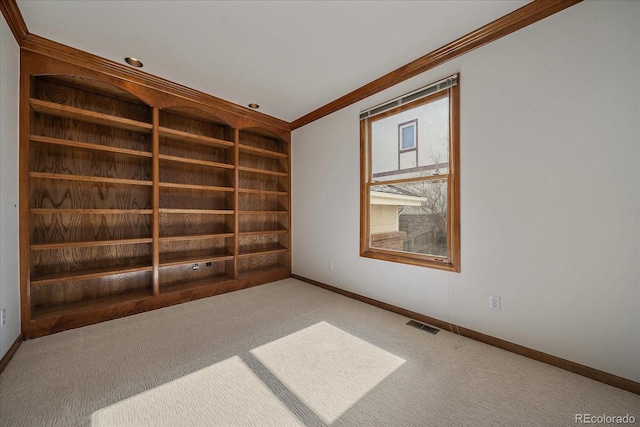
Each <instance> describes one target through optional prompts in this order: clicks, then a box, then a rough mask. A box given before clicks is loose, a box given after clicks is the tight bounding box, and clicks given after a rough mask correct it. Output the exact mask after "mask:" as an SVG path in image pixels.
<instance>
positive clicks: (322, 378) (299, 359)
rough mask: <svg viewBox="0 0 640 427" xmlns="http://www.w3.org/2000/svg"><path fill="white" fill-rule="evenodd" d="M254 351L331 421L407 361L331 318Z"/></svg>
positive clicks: (329, 422)
mask: <svg viewBox="0 0 640 427" xmlns="http://www.w3.org/2000/svg"><path fill="white" fill-rule="evenodd" d="M251 354H253V355H254V356H255V357H256V358H257V359H258V360H259V361H260V362H261V363H262V364H263V365H264V366H265V367H267V368H268V369H269V370H270V371H271V372H272V373H273V374H274V375H275V376H276V377H277V378H278V379H279V380H280V381H281V382H282V383H283V384H284V385H285V386H286V387H287V388H289V390H290V391H292V392H293V393H295V394H296V396H297V397H298V398H299V399H300V401H302V402H303V403H304V404H305V405H307V407H308V408H309V409H311V410H312V411H313V412H315V414H316V415H318V417H320V419H322V421H324V422H325V423H328V424H331V423H333V422H334V421H335V420H337V419H338V417H340V415H342V414H343V413H345V412H346V411H347V410H348V409H349V408H350V407H351V406H353V405H354V404H355V403H356V402H357V401H358V400H360V399H361V398H362V397H364V396H365V395H366V394H367V393H368V392H369V391H371V390H372V389H373V388H374V387H375V386H376V385H377V384H379V383H380V382H381V381H382V380H384V379H385V378H386V377H387V376H388V375H390V374H391V373H392V372H393V371H395V370H396V369H397V368H398V367H399V366H400V365H402V364H403V363H404V362H405V361H404V359H401V358H400V357H398V356H396V355H394V354H391V353H389V352H387V351H385V350H383V349H381V348H379V347H376V346H375V345H373V344H370V343H368V342H366V341H364V340H362V339H360V338H357V337H354V336H353V335H351V334H349V333H347V332H345V331H343V330H341V329H339V328H336V327H335V326H332V325H330V324H329V323H327V322H320V323H317V324H315V325H313V326H310V327H308V328H306V329H303V330H301V331H298V332H295V333H293V334H291V335H287V336H286V337H283V338H280V339H278V340H276V341H272V342H270V343H268V344H265V345H263V346H261V347H257V348H255V349H253V350H251Z"/></svg>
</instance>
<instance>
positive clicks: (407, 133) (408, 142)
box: [400, 125, 416, 150]
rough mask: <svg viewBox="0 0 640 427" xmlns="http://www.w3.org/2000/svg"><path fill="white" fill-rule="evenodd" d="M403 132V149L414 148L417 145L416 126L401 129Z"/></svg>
mask: <svg viewBox="0 0 640 427" xmlns="http://www.w3.org/2000/svg"><path fill="white" fill-rule="evenodd" d="M400 129H401V130H402V144H401V146H400V147H401V148H402V149H403V150H406V149H408V148H413V147H415V145H416V140H415V136H416V127H415V126H414V125H408V126H404V127H401V128H400Z"/></svg>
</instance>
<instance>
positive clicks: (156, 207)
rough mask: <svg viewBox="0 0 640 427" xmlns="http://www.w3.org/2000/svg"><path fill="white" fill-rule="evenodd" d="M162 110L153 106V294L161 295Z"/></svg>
mask: <svg viewBox="0 0 640 427" xmlns="http://www.w3.org/2000/svg"><path fill="white" fill-rule="evenodd" d="M159 128H160V110H159V108H158V107H153V130H152V139H153V142H152V144H153V149H152V152H153V190H152V191H153V219H152V222H153V244H152V245H153V249H152V257H153V295H154V296H158V295H160V132H159Z"/></svg>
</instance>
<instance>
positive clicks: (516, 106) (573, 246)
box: [292, 1, 640, 381]
mask: <svg viewBox="0 0 640 427" xmlns="http://www.w3.org/2000/svg"><path fill="white" fill-rule="evenodd" d="M458 71H459V72H460V80H461V206H462V212H461V216H462V218H461V220H462V234H461V236H462V241H461V254H462V260H461V267H462V272H461V273H459V274H456V273H447V272H441V271H437V270H431V269H427V268H420V267H413V266H408V265H401V264H395V263H391V262H385V261H378V260H372V259H367V258H360V257H359V256H358V242H359V226H360V225H359V133H358V132H359V128H358V113H359V112H360V111H361V110H364V109H366V108H369V107H371V106H374V105H376V104H378V103H380V102H383V101H385V100H387V99H391V98H394V97H396V96H399V95H401V94H403V93H406V92H409V91H411V90H414V89H417V88H419V87H421V86H424V85H426V84H428V83H431V82H433V81H437V80H439V79H441V78H443V77H447V76H449V75H451V74H453V73H455V72H458ZM337 72H339V70H337ZM638 82H640V2H623V1H620V2H583V3H580V4H578V5H576V6H573V7H571V8H569V9H567V10H564V11H562V12H560V13H558V14H556V15H554V16H551V17H549V18H547V19H545V20H543V21H540V22H538V23H536V24H534V25H532V26H529V27H527V28H525V29H523V30H520V31H518V32H516V33H514V34H511V35H509V36H507V37H505V38H502V39H500V40H498V41H496V42H494V43H492V44H490V45H487V46H485V47H482V48H480V49H477V50H475V51H473V52H471V53H468V54H466V55H464V56H463V57H460V58H458V59H456V60H454V61H450V62H448V63H446V64H444V65H442V66H440V67H438V68H437V69H434V70H431V71H429V72H427V73H424V74H422V75H420V76H417V77H415V78H413V79H411V80H409V81H406V82H403V83H401V84H399V85H397V86H395V87H393V88H391V89H388V90H386V91H384V92H382V93H379V94H377V95H375V96H373V97H370V98H368V99H366V100H364V101H362V102H360V103H358V104H356V105H352V106H350V107H347V108H344V109H342V110H340V111H338V112H336V113H334V114H332V115H330V116H328V117H325V118H323V119H321V120H318V121H316V122H314V123H311V124H309V125H307V126H304V127H302V128H300V129H298V130H296V131H294V132H293V135H292V138H293V144H292V202H293V207H292V212H293V218H292V219H293V224H292V229H293V250H292V254H293V273H294V274H298V275H301V276H305V277H308V278H311V279H315V280H318V281H321V282H325V283H328V284H331V285H333V286H337V287H340V288H343V289H346V290H349V291H352V292H356V293H358V294H361V295H365V296H368V297H371V298H375V299H378V300H381V301H385V302H388V303H391V304H394V305H397V306H400V307H404V308H407V309H409V310H413V311H416V312H419V313H423V314H425V315H428V316H432V317H435V318H438V319H441V320H448V321H451V322H454V323H457V324H459V325H462V326H465V327H467V328H470V329H473V330H476V331H480V332H483V333H486V334H489V335H492V336H495V337H498V338H502V339H505V340H507V341H511V342H514V343H517V344H521V345H524V346H527V347H530V348H534V349H537V350H540V351H543V352H546V353H549V354H552V355H555V356H559V357H562V358H565V359H568V360H571V361H574V362H577V363H581V364H584V365H587V366H590V367H593V368H596V369H600V370H603V371H606V372H609V373H612V374H615V375H619V376H622V377H625V378H628V379H631V380H635V381H640V267H639V265H640V219H639V218H640V191H639V189H638V185H639V182H640V173H639V171H640V125H639V124H638V123H639V122H640V87H639V86H640V85H639V84H638ZM329 261H333V262H334V270H330V269H329ZM489 295H498V296H500V297H502V310H501V311H492V310H490V309H489V298H488V296H489Z"/></svg>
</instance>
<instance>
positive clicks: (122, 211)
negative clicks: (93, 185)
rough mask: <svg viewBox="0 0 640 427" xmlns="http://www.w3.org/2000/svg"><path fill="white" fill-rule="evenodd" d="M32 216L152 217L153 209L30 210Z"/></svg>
mask: <svg viewBox="0 0 640 427" xmlns="http://www.w3.org/2000/svg"><path fill="white" fill-rule="evenodd" d="M29 213H32V214H40V215H41V214H60V213H70V214H87V215H127V214H133V215H152V214H153V209H69V208H31V209H30V210H29Z"/></svg>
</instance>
